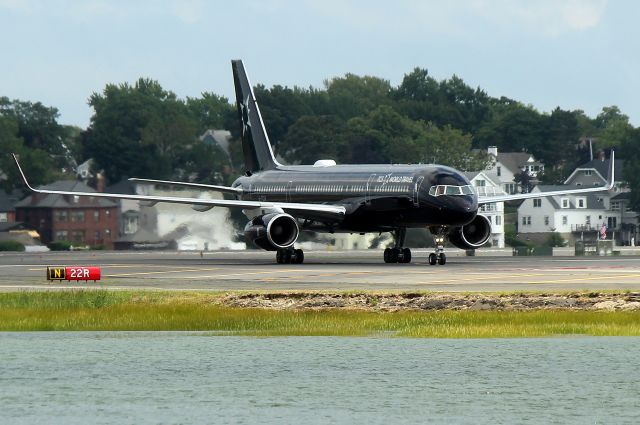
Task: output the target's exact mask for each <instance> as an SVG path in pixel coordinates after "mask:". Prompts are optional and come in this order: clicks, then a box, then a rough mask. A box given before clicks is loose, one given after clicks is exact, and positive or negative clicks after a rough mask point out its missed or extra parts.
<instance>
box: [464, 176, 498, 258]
mask: <svg viewBox="0 0 640 425" xmlns="http://www.w3.org/2000/svg"><path fill="white" fill-rule="evenodd" d="M465 175H466V176H467V178H468V179H469V181H470V182H471V184H472V185H473V186H474V187H475V189H476V193H477V194H478V195H479V196H496V195H504V191H503V190H502V188H501V187H500V184H499V183H498V182H495V181H494V180H493V179H492V178H491V177H489V175H487V173H485V172H484V171H475V172H467V173H465ZM478 213H479V214H481V215H483V216H485V217H487V219H489V221H490V222H491V238H490V239H489V242H491V246H493V247H495V248H504V202H496V203H492V204H484V205H482V206H481V207H480V209H479V210H478Z"/></svg>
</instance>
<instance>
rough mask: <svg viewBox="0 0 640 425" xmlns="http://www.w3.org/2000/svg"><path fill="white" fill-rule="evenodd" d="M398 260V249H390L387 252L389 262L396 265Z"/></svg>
mask: <svg viewBox="0 0 640 425" xmlns="http://www.w3.org/2000/svg"><path fill="white" fill-rule="evenodd" d="M399 258H400V249H398V248H391V250H390V251H389V262H390V263H397V262H398V260H399Z"/></svg>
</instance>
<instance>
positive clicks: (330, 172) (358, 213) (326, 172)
mask: <svg viewBox="0 0 640 425" xmlns="http://www.w3.org/2000/svg"><path fill="white" fill-rule="evenodd" d="M233 186H234V187H241V188H242V189H243V195H242V196H241V198H242V199H243V200H254V201H265V202H269V201H272V202H294V203H317V204H334V205H342V206H344V207H345V208H346V213H345V217H344V219H343V220H342V221H340V222H331V221H327V220H324V219H323V218H322V217H313V215H310V216H308V217H305V219H307V222H306V223H305V225H304V226H303V227H304V228H308V229H314V228H316V229H317V230H327V229H328V230H332V231H350V232H372V231H387V230H392V229H396V228H399V227H404V228H407V227H426V226H462V225H465V224H467V223H469V222H471V221H472V220H473V219H474V217H475V216H476V214H477V211H478V202H477V197H476V195H475V193H469V190H468V189H467V190H465V193H462V192H460V193H457V194H455V195H453V194H446V193H442V194H436V193H435V188H436V187H438V186H441V187H449V188H456V187H465V188H468V187H470V183H469V181H468V179H467V178H466V177H465V176H464V175H463V174H461V173H460V172H459V171H457V170H455V169H453V168H450V167H445V166H441V165H332V166H279V167H277V168H276V169H273V170H267V171H260V172H256V173H253V174H252V175H250V176H243V177H240V178H238V179H237V180H236V181H235V182H234V183H233ZM450 190H452V191H453V190H454V189H450ZM430 191H431V193H430Z"/></svg>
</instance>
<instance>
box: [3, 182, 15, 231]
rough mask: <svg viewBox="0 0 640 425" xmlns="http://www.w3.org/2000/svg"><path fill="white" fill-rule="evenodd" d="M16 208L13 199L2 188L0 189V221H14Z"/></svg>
mask: <svg viewBox="0 0 640 425" xmlns="http://www.w3.org/2000/svg"><path fill="white" fill-rule="evenodd" d="M15 221H16V208H15V206H14V202H13V200H12V199H11V198H10V197H9V195H7V193H6V192H5V191H3V190H0V223H14V222H15Z"/></svg>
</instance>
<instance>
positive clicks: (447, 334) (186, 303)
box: [0, 290, 640, 338]
mask: <svg viewBox="0 0 640 425" xmlns="http://www.w3.org/2000/svg"><path fill="white" fill-rule="evenodd" d="M220 299H221V294H215V293H214V294H211V293H206V294H204V293H183V292H177V293H173V292H129V291H127V292H117V291H102V290H95V291H82V290H79V291H70V292H17V293H0V331H118V330H124V331H168V330H181V331H211V332H216V333H223V334H225V335H227V334H229V335H251V336H315V335H327V336H370V335H385V336H398V337H412V338H510V337H544V336H559V335H576V334H581V335H597V336H640V313H637V312H595V311H559V310H558V311H553V310H539V311H527V312H515V311H435V312H421V311H402V312H394V313H385V312H370V311H358V310H298V311H295V310H285V311H281V310H267V309H253V308H252V309H248V308H233V307H225V306H222V305H220V302H219V301H220Z"/></svg>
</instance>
